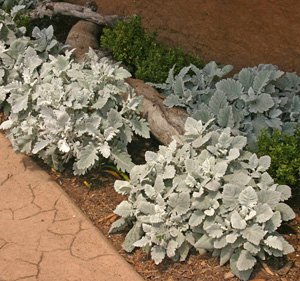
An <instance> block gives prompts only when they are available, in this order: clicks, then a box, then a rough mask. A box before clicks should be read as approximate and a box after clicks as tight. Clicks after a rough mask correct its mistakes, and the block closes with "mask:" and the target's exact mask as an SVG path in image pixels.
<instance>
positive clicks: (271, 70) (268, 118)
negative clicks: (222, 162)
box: [149, 62, 300, 149]
mask: <svg viewBox="0 0 300 281" xmlns="http://www.w3.org/2000/svg"><path fill="white" fill-rule="evenodd" d="M224 69H225V70H226V71H225V72H224ZM231 69H232V68H230V66H226V67H225V68H220V67H218V66H217V65H216V64H215V63H214V62H211V63H209V64H208V65H206V67H204V68H203V69H202V70H200V69H198V68H196V67H195V66H194V65H191V66H189V67H185V68H183V69H182V70H181V72H180V73H179V74H178V75H177V76H174V74H173V69H171V70H170V73H169V77H168V79H167V80H166V83H164V84H151V83H149V84H150V85H152V86H155V87H156V88H159V89H161V90H162V91H163V93H164V94H165V95H167V98H166V99H165V101H164V104H165V105H167V106H168V107H173V106H181V107H184V108H186V109H187V112H188V113H189V114H190V115H191V116H192V117H193V118H195V119H197V120H202V121H203V122H207V121H208V120H210V119H212V118H215V122H214V123H215V126H216V127H219V128H220V127H221V128H226V127H230V128H232V130H233V132H234V133H241V132H242V133H243V134H244V135H245V136H247V138H248V145H249V146H250V147H251V148H252V149H255V143H256V141H257V137H258V136H259V135H260V132H261V130H262V129H264V128H266V129H268V130H269V133H272V132H273V130H274V129H275V128H276V129H279V130H282V131H283V133H289V134H293V130H294V127H295V124H296V123H299V122H300V114H299V112H300V98H299V95H298V94H299V87H300V78H299V77H298V76H297V75H296V74H295V73H286V74H285V75H284V72H282V71H280V70H278V68H277V67H276V66H273V65H263V64H262V65H259V66H258V67H253V68H244V69H242V70H241V71H240V72H239V73H238V74H237V75H236V76H235V79H231V78H228V79H220V78H221V77H222V76H223V74H226V73H228V71H230V70H231ZM216 78H217V79H216Z"/></svg>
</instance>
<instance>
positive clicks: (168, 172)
mask: <svg viewBox="0 0 300 281" xmlns="http://www.w3.org/2000/svg"><path fill="white" fill-rule="evenodd" d="M175 173H176V170H175V168H174V166H172V165H167V166H166V167H165V171H164V174H163V179H172V178H174V176H175Z"/></svg>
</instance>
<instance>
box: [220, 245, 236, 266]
mask: <svg viewBox="0 0 300 281" xmlns="http://www.w3.org/2000/svg"><path fill="white" fill-rule="evenodd" d="M233 252H234V249H233V248H232V247H231V246H230V245H227V246H225V247H224V248H223V249H222V250H221V253H220V265H221V266H223V265H224V264H225V263H227V262H228V261H229V260H230V258H231V255H232V254H233Z"/></svg>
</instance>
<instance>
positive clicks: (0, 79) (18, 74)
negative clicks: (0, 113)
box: [0, 6, 63, 107]
mask: <svg viewBox="0 0 300 281" xmlns="http://www.w3.org/2000/svg"><path fill="white" fill-rule="evenodd" d="M23 8H24V6H15V7H14V8H13V9H12V10H11V14H10V15H8V14H7V13H5V12H4V11H3V10H0V87H1V91H0V107H3V106H5V105H7V104H6V103H5V100H6V98H7V97H8V94H9V91H7V90H4V89H3V87H4V86H6V85H7V84H10V83H12V82H15V81H18V82H20V83H23V82H24V81H25V80H26V79H27V77H28V76H31V77H32V78H31V79H34V78H35V77H37V75H38V69H39V68H40V66H41V65H42V63H43V62H44V61H46V60H48V58H49V54H51V55H54V56H56V55H58V54H59V53H61V52H62V51H63V45H62V44H61V43H59V42H58V41H57V40H56V39H55V37H54V34H53V27H52V26H49V27H48V28H47V29H42V30H40V29H39V28H38V27H35V28H34V29H33V32H32V38H29V37H26V36H25V32H26V29H25V28H24V27H20V28H18V27H17V26H16V23H15V22H14V17H15V16H16V15H17V13H18V11H20V10H22V9H23ZM31 56H32V58H31ZM25 83H26V82H25Z"/></svg>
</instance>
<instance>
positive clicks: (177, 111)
mask: <svg viewBox="0 0 300 281" xmlns="http://www.w3.org/2000/svg"><path fill="white" fill-rule="evenodd" d="M126 82H127V83H128V84H129V85H130V86H131V87H132V88H134V90H135V93H136V94H137V95H138V96H143V97H144V99H143V117H144V118H145V119H146V120H147V121H148V123H149V127H150V130H151V133H152V134H153V135H154V136H155V137H156V138H157V139H158V140H159V141H160V142H161V143H163V144H165V145H168V144H169V143H170V142H171V141H172V140H173V138H172V136H174V135H182V134H183V133H184V124H185V121H186V119H187V117H188V116H189V115H188V114H187V113H186V112H185V111H184V110H183V109H181V108H179V107H173V108H167V107H166V106H165V105H164V104H163V100H162V99H161V98H160V97H159V94H158V92H157V91H156V90H155V89H154V88H152V87H151V86H149V85H147V84H145V83H144V82H143V81H141V80H138V79H133V78H128V79H126Z"/></svg>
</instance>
